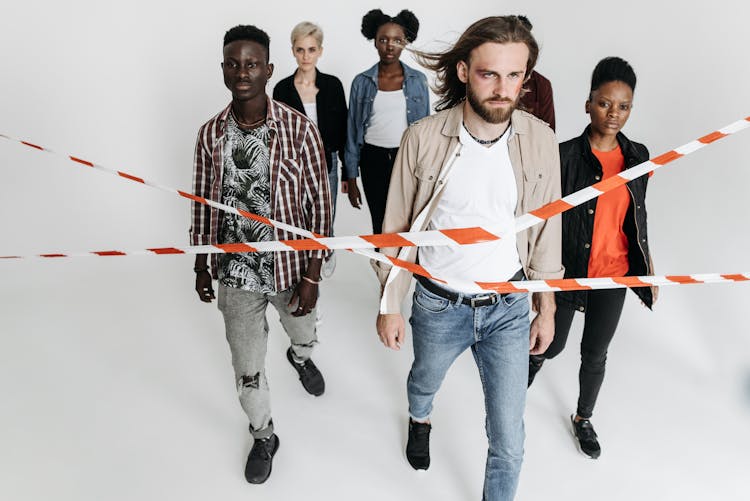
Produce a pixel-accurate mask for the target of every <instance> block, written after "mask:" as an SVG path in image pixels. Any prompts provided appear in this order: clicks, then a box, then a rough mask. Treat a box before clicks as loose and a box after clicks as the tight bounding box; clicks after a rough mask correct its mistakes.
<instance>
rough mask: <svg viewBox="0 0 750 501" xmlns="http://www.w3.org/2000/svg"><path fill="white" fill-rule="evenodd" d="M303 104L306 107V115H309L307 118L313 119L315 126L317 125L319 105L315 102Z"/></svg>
mask: <svg viewBox="0 0 750 501" xmlns="http://www.w3.org/2000/svg"><path fill="white" fill-rule="evenodd" d="M302 106H304V107H305V115H307V118H309V119H310V120H312V122H313V123H314V124H315V126H317V125H318V105H317V104H315V103H302Z"/></svg>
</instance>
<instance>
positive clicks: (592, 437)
mask: <svg viewBox="0 0 750 501" xmlns="http://www.w3.org/2000/svg"><path fill="white" fill-rule="evenodd" d="M576 434H577V435H578V438H579V439H581V440H585V441H596V432H595V431H594V425H592V424H591V421H589V420H588V419H581V420H580V421H578V422H576Z"/></svg>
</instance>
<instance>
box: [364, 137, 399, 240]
mask: <svg viewBox="0 0 750 501" xmlns="http://www.w3.org/2000/svg"><path fill="white" fill-rule="evenodd" d="M397 152H398V148H381V147H380V146H373V145H371V144H367V143H365V145H364V146H362V150H361V151H360V155H359V168H360V170H361V172H362V188H363V189H364V192H365V197H366V198H367V206H368V207H369V208H370V217H371V218H372V232H373V233H382V232H383V217H384V215H385V201H386V197H387V196H388V185H389V184H390V182H391V172H392V171H393V162H394V160H396V153H397Z"/></svg>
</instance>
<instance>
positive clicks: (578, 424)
mask: <svg viewBox="0 0 750 501" xmlns="http://www.w3.org/2000/svg"><path fill="white" fill-rule="evenodd" d="M570 423H571V425H572V426H573V435H574V436H575V437H576V440H577V441H578V450H580V451H581V453H582V454H585V455H586V456H588V457H590V458H591V459H596V458H598V457H599V455H600V454H601V453H602V449H601V447H600V446H599V442H598V441H597V440H596V432H595V431H594V425H592V424H591V421H589V420H588V419H581V420H579V421H576V415H575V414H571V415H570Z"/></svg>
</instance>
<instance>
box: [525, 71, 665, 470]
mask: <svg viewBox="0 0 750 501" xmlns="http://www.w3.org/2000/svg"><path fill="white" fill-rule="evenodd" d="M635 82H636V77H635V72H634V71H633V68H632V67H631V66H630V65H629V64H628V63H627V62H626V61H624V60H622V59H620V58H619V57H608V58H605V59H603V60H601V61H600V62H599V64H597V65H596V68H595V69H594V73H593V75H592V77H591V91H590V93H589V98H588V100H587V101H586V113H588V115H589V116H590V117H591V123H590V124H589V125H588V126H587V127H586V130H584V132H583V134H582V135H581V136H580V137H577V138H574V139H571V140H569V141H566V142H564V143H562V144H560V165H561V180H562V191H563V195H568V194H570V193H573V192H575V191H578V190H580V189H582V188H585V187H587V186H590V185H592V184H594V183H597V182H599V181H601V180H603V179H607V178H609V177H612V176H614V175H616V174H618V173H620V172H621V171H622V170H623V169H626V168H629V167H633V166H635V165H638V164H640V163H642V162H644V161H646V160H648V158H649V153H648V150H647V149H646V147H645V146H643V145H642V144H639V143H636V142H632V141H630V140H629V139H628V138H627V137H625V135H624V134H623V133H622V132H620V129H622V127H623V126H624V125H625V123H626V122H627V120H628V117H629V116H630V111H631V109H632V106H633V91H634V90H635ZM648 177H649V176H641V177H640V178H638V179H635V180H633V181H630V182H628V183H627V184H626V185H624V186H620V187H618V188H616V189H614V190H612V191H610V192H608V193H606V194H604V195H602V196H600V197H599V198H595V199H593V200H590V201H588V202H586V203H584V204H582V205H580V206H578V207H576V208H574V209H571V210H569V211H567V212H564V213H563V216H562V217H563V243H562V247H563V264H564V265H565V278H580V277H622V276H625V275H650V274H653V266H652V262H651V255H650V253H649V249H648V237H647V225H646V186H647V183H648ZM633 291H634V292H635V293H636V294H637V295H638V297H639V298H640V299H641V301H642V302H643V304H645V305H646V306H647V307H649V308H651V306H652V305H653V303H654V301H655V300H656V296H657V292H658V291H657V289H656V288H655V287H654V288H649V287H640V288H636V289H633ZM556 300H557V312H556V314H555V338H554V340H553V341H552V344H551V345H550V346H549V348H548V349H547V351H546V352H545V353H544V354H543V355H532V356H531V357H530V359H529V386H530V385H531V383H532V381H533V380H534V376H535V375H536V373H537V372H538V371H539V369H541V367H542V363H543V362H544V360H546V359H548V358H553V357H555V356H556V355H558V354H559V353H560V352H561V351H562V350H563V348H564V347H565V342H566V341H567V338H568V332H569V331H570V325H571V323H572V321H573V314H574V313H575V312H576V311H580V312H583V313H584V315H585V320H584V328H583V337H582V340H581V369H580V372H579V384H580V388H579V397H578V408H577V411H576V413H575V414H573V415H572V416H571V425H572V427H573V433H574V434H575V436H576V438H577V440H578V445H579V448H580V450H581V452H583V453H584V454H586V455H587V456H589V457H591V458H594V459H596V458H597V457H599V455H600V453H601V447H600V445H599V442H598V440H597V435H596V432H594V427H593V425H592V424H591V421H590V418H591V415H592V413H593V410H594V405H595V404H596V399H597V396H598V394H599V389H600V387H601V385H602V381H603V380H604V367H605V363H606V360H607V350H608V348H609V343H610V341H612V337H613V336H614V334H615V330H616V328H617V324H618V322H619V320H620V313H622V307H623V303H624V301H625V289H603V290H589V291H574V292H564V293H557V294H556Z"/></svg>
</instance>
